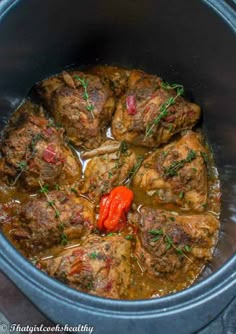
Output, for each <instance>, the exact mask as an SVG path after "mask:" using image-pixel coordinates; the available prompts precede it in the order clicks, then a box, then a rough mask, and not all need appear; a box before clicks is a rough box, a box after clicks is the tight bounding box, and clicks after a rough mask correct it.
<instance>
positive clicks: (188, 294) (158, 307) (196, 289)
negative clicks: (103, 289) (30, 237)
mask: <svg viewBox="0 0 236 334" xmlns="http://www.w3.org/2000/svg"><path fill="white" fill-rule="evenodd" d="M0 245H1V251H0V255H1V259H0V267H3V268H5V269H6V270H5V271H6V274H7V275H8V274H9V273H10V272H11V273H14V275H16V276H18V277H20V278H21V280H24V281H26V282H27V283H29V284H30V285H31V287H34V289H35V290H38V291H42V292H43V293H45V294H46V295H48V296H50V297H52V298H53V299H59V300H60V301H61V302H63V303H65V304H67V305H70V306H72V305H74V306H78V305H81V306H83V308H84V309H89V310H90V312H92V311H93V309H94V310H95V309H96V313H98V312H101V313H104V312H105V313H106V314H108V313H109V314H112V313H114V314H116V316H117V315H118V316H119V313H120V314H121V315H122V317H124V316H125V315H126V316H127V317H130V316H132V315H136V316H137V313H138V314H140V315H141V314H142V315H143V316H145V314H148V316H149V317H150V316H151V314H152V313H153V314H154V313H155V316H157V314H161V313H163V312H164V313H166V312H168V313H171V312H175V311H176V309H177V308H178V309H179V307H180V306H181V308H182V309H183V308H188V307H189V306H190V305H191V307H192V306H193V304H195V305H197V304H199V303H203V302H204V301H206V300H210V299H213V298H214V297H215V296H216V295H218V294H219V293H223V292H224V291H225V290H228V289H230V288H231V287H232V286H233V287H234V286H235V287H236V254H235V255H233V256H232V257H231V258H230V259H229V260H228V261H227V262H226V263H225V264H224V265H223V266H222V267H221V268H220V269H218V270H217V271H216V272H215V273H213V274H211V275H210V276H209V277H207V278H205V279H204V280H202V281H201V282H199V283H196V284H195V285H193V286H192V287H189V288H187V289H185V290H183V291H180V292H176V293H174V294H171V295H168V296H163V297H160V298H153V299H140V300H116V299H108V298H103V297H98V296H94V295H90V294H87V293H83V292H80V291H78V290H75V289H72V288H70V287H68V286H66V285H65V284H63V283H60V282H59V281H57V280H56V279H54V278H51V277H49V276H48V275H46V274H45V273H43V272H42V271H40V270H38V269H37V268H36V267H35V266H34V265H32V264H31V263H30V262H29V261H28V260H26V258H25V257H23V256H22V255H21V254H20V253H19V252H18V251H17V250H16V249H15V248H14V247H13V246H12V245H11V244H10V242H9V241H8V240H7V239H6V238H5V236H4V235H3V234H1V235H0ZM1 262H2V263H3V266H2V265H1ZM3 271H4V270H3ZM10 276H11V275H10ZM233 297H234V296H232V298H233ZM173 301H174V303H173ZM117 312H118V314H117Z"/></svg>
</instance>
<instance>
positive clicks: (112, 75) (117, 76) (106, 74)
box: [89, 65, 131, 98]
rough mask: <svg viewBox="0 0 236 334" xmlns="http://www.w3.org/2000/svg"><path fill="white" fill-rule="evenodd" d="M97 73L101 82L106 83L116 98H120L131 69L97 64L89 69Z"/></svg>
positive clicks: (125, 87)
mask: <svg viewBox="0 0 236 334" xmlns="http://www.w3.org/2000/svg"><path fill="white" fill-rule="evenodd" d="M89 73H91V74H95V75H98V76H99V77H100V78H101V80H102V82H104V83H105V84H108V85H109V87H110V88H111V91H112V92H113V94H114V96H115V97H116V98H120V97H121V96H122V95H123V94H124V93H125V91H126V89H127V85H128V79H129V76H130V74H131V70H127V69H124V68H120V67H116V66H106V65H98V66H95V67H93V68H91V69H90V70H89Z"/></svg>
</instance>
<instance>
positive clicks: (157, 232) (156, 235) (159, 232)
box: [149, 228, 193, 262]
mask: <svg viewBox="0 0 236 334" xmlns="http://www.w3.org/2000/svg"><path fill="white" fill-rule="evenodd" d="M149 234H151V235H153V238H152V239H151V242H156V241H158V240H160V238H161V237H162V238H164V242H165V244H166V251H168V250H169V249H170V248H174V250H175V251H176V253H177V254H179V255H183V256H184V257H185V258H186V259H188V260H189V261H190V262H193V261H192V260H191V259H190V258H189V257H188V256H187V255H186V253H189V252H190V251H191V248H190V247H189V246H188V245H184V247H183V248H180V247H177V246H176V245H175V243H174V241H173V239H172V238H171V236H169V235H168V234H167V233H166V232H165V231H164V229H162V228H160V229H153V230H150V231H149Z"/></svg>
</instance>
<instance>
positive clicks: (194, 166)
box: [133, 131, 207, 212]
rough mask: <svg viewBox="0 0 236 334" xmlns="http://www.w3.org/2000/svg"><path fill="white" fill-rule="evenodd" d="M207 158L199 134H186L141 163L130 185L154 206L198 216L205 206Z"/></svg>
mask: <svg viewBox="0 0 236 334" xmlns="http://www.w3.org/2000/svg"><path fill="white" fill-rule="evenodd" d="M206 156H207V153H206V149H205V148H204V146H203V144H202V138H201V136H200V134H197V133H194V132H192V131H188V132H187V133H186V134H185V135H183V136H182V137H181V138H180V139H179V140H177V141H175V142H173V143H171V144H169V145H167V146H165V147H164V148H162V149H160V150H156V151H155V152H154V153H152V154H151V155H150V156H149V157H148V158H147V159H146V160H144V161H143V164H142V166H141V168H140V169H139V171H138V172H137V174H136V176H135V177H134V180H133V184H134V186H135V187H138V188H141V189H142V190H143V191H145V193H146V194H147V195H148V196H149V197H151V198H152V199H153V201H154V202H156V203H173V204H177V205H178V206H179V207H180V208H181V209H182V210H195V211H197V212H201V211H203V210H204V208H205V206H206V203H207V170H206V166H205V157H206Z"/></svg>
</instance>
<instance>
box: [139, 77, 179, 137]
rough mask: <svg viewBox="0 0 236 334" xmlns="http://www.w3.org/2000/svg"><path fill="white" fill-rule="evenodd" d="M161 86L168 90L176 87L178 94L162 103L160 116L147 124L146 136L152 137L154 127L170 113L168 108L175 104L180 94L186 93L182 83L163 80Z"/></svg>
mask: <svg viewBox="0 0 236 334" xmlns="http://www.w3.org/2000/svg"><path fill="white" fill-rule="evenodd" d="M161 86H162V88H164V89H167V90H169V89H176V95H175V96H171V97H170V98H169V99H168V100H167V101H165V102H164V103H163V104H162V105H161V107H160V110H159V114H158V116H157V117H156V118H155V119H154V120H153V121H152V122H150V123H149V124H148V125H147V126H146V131H145V137H150V136H151V135H152V133H153V128H154V127H155V126H156V125H158V124H159V123H160V121H161V120H162V118H164V117H166V116H167V115H168V108H169V107H170V106H172V105H174V104H175V101H176V99H177V98H178V97H179V96H182V95H183V94H184V87H183V86H182V85H179V84H173V85H170V84H168V83H164V82H162V83H161Z"/></svg>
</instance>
